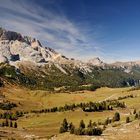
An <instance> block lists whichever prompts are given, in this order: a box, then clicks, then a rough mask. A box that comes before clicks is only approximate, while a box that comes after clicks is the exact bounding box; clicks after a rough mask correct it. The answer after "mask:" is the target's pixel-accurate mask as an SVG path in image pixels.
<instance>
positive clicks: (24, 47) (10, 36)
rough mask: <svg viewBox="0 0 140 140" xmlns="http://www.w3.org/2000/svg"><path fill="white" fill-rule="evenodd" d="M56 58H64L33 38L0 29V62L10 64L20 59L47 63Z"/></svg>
mask: <svg viewBox="0 0 140 140" xmlns="http://www.w3.org/2000/svg"><path fill="white" fill-rule="evenodd" d="M58 58H59V60H60V59H66V58H65V57H63V56H62V55H61V54H59V53H57V52H55V51H54V50H53V49H51V48H49V47H44V46H42V45H41V43H40V42H39V40H37V39H35V38H31V37H28V36H22V35H21V34H19V33H16V32H12V31H6V30H5V29H2V28H1V29H0V62H4V63H5V62H9V63H12V64H15V63H16V62H21V61H31V62H34V63H47V62H48V61H55V60H56V59H58Z"/></svg>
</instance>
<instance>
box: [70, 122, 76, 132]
mask: <svg viewBox="0 0 140 140" xmlns="http://www.w3.org/2000/svg"><path fill="white" fill-rule="evenodd" d="M74 131H75V126H74V125H73V124H72V123H71V127H70V134H74Z"/></svg>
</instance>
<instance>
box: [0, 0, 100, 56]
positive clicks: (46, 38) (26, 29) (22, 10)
mask: <svg viewBox="0 0 140 140" xmlns="http://www.w3.org/2000/svg"><path fill="white" fill-rule="evenodd" d="M53 4H54V3H53ZM0 25H1V26H2V27H4V28H6V29H8V30H14V31H18V32H20V33H22V34H24V35H29V36H33V37H36V38H37V39H39V40H41V41H42V42H43V44H44V45H46V46H49V47H52V48H54V49H56V51H57V50H58V51H59V52H61V53H63V54H64V55H67V56H68V57H76V58H79V59H88V58H89V57H94V56H96V55H100V54H102V50H101V48H100V47H99V46H98V45H97V44H92V43H90V42H89V40H88V35H87V34H85V33H83V32H82V31H81V28H82V27H79V26H78V27H77V26H76V24H74V22H72V21H70V20H69V19H68V18H67V17H66V16H65V14H64V13H63V12H60V13H57V12H56V11H55V10H49V8H47V7H46V8H43V7H42V6H40V5H38V4H36V3H35V1H28V0H24V1H23V0H3V1H1V3H0ZM93 42H94V41H93ZM88 52H89V53H88ZM86 54H87V56H86V57H85V56H84V55H86Z"/></svg>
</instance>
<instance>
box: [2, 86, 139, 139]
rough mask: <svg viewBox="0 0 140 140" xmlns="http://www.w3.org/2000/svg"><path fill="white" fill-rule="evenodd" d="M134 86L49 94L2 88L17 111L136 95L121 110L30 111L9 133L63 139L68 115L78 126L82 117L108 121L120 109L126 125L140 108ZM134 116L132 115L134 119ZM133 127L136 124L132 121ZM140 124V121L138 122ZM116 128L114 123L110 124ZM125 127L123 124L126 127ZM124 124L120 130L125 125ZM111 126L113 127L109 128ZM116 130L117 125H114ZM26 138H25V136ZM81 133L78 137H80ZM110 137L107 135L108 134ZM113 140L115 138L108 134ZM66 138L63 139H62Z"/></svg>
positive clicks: (106, 132) (68, 118) (123, 122)
mask: <svg viewBox="0 0 140 140" xmlns="http://www.w3.org/2000/svg"><path fill="white" fill-rule="evenodd" d="M129 89H130V88H114V89H112V88H100V89H98V90H96V91H93V92H91V91H83V92H74V93H57V94H56V93H55V94H53V93H51V94H50V93H49V92H47V91H40V90H36V91H33V90H29V89H25V88H19V87H15V86H10V87H6V88H3V89H1V92H2V93H3V94H4V95H5V98H6V99H7V100H10V101H12V102H15V103H17V104H18V107H17V108H15V109H14V110H24V111H31V110H33V109H44V108H50V107H56V106H58V107H59V106H63V105H65V104H72V103H80V102H89V101H94V102H99V101H103V100H108V99H117V98H118V97H123V96H126V95H130V94H133V95H134V96H136V97H135V98H126V99H123V100H121V101H124V102H125V103H126V105H127V108H126V109H117V110H113V111H103V112H83V111H82V110H81V109H78V110H76V111H65V112H55V113H42V114H34V113H29V114H26V115H25V116H24V117H21V118H19V119H18V129H16V130H15V129H12V130H11V129H8V128H5V129H6V130H5V131H7V133H8V134H9V133H10V132H11V131H12V132H13V135H12V136H15V135H17V137H22V136H23V135H25V137H26V136H27V137H35V138H38V137H40V138H41V137H43V138H46V139H47V138H48V137H50V136H53V135H58V136H57V139H58V140H59V139H62V137H63V135H62V134H61V135H60V134H59V127H60V124H61V122H62V121H63V119H64V118H67V120H68V121H69V122H73V124H75V126H76V127H78V125H79V122H80V120H81V119H83V120H84V122H85V124H86V125H87V124H88V122H89V120H92V121H93V122H94V121H95V122H98V121H101V122H102V121H104V120H105V119H106V118H107V117H113V115H114V113H115V112H116V111H119V112H120V115H121V121H120V123H122V124H125V118H126V116H128V115H130V113H131V112H133V110H134V108H136V109H137V110H138V109H139V106H140V90H134V91H130V90H129ZM133 118H134V117H133V116H131V119H133ZM131 124H132V126H133V125H135V123H134V122H133V123H131ZM136 124H138V123H136ZM110 127H112V126H110ZM118 127H120V126H118ZM122 127H123V126H122ZM122 127H120V129H121V128H122ZM108 129H109V128H108ZM108 129H107V130H106V131H105V134H109V135H110V136H111V135H113V132H112V131H109V130H108ZM113 129H114V128H113ZM25 137H24V138H25ZM66 137H69V139H73V137H74V136H69V134H67V133H66V134H64V139H65V138H66ZM77 137H78V136H76V139H77ZM85 138H87V139H89V138H88V137H85V136H84V137H81V138H79V139H85ZM105 138H106V137H105ZM108 138H109V139H111V137H108ZM62 140H63V139H62Z"/></svg>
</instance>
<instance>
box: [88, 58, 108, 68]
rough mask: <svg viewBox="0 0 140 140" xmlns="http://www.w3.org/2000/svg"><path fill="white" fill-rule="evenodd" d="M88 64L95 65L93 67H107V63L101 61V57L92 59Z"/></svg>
mask: <svg viewBox="0 0 140 140" xmlns="http://www.w3.org/2000/svg"><path fill="white" fill-rule="evenodd" d="M87 63H88V64H90V65H93V66H104V65H105V63H104V62H103V61H101V60H100V58H99V57H96V58H93V59H90V60H89V61H88V62H87Z"/></svg>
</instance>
